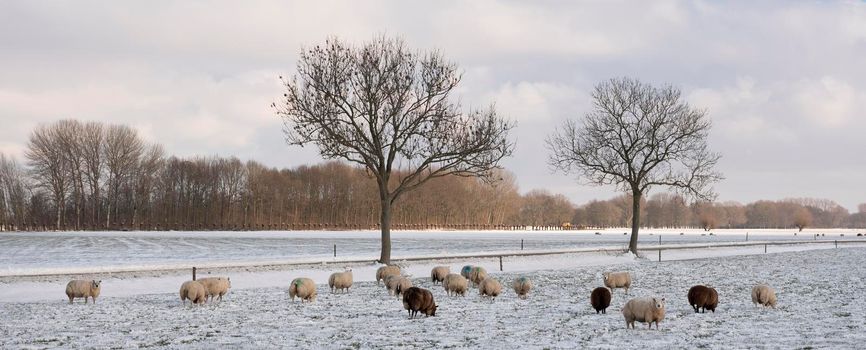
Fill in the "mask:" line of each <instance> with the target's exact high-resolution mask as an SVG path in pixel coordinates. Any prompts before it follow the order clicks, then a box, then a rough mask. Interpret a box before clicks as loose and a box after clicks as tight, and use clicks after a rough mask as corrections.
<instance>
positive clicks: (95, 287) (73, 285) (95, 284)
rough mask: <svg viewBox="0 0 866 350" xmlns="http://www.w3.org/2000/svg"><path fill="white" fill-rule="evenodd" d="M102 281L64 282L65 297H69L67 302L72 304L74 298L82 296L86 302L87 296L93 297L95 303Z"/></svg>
mask: <svg viewBox="0 0 866 350" xmlns="http://www.w3.org/2000/svg"><path fill="white" fill-rule="evenodd" d="M101 285H102V281H97V280H89V281H85V280H72V281H69V283H67V284H66V297H68V298H69V303H70V304H72V300H73V299H75V298H84V303H85V304H87V298H88V297H89V298H91V299H93V303H94V304H96V297H98V296H99V292H100V291H101V290H102V287H101Z"/></svg>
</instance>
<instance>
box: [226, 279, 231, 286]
mask: <svg viewBox="0 0 866 350" xmlns="http://www.w3.org/2000/svg"><path fill="white" fill-rule="evenodd" d="M226 284H227V285H228V287H229V288H231V287H232V279H231V278H228V277H226Z"/></svg>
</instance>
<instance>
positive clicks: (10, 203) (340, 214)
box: [0, 120, 866, 230]
mask: <svg viewBox="0 0 866 350" xmlns="http://www.w3.org/2000/svg"><path fill="white" fill-rule="evenodd" d="M25 158H26V159H25V160H24V162H20V161H18V160H16V159H14V158H12V157H10V156H6V155H3V154H0V229H3V230H122V229H130V230H253V229H255V230H269V229H274V230H276V229H289V230H291V229H294V230H303V229H376V228H378V225H379V215H380V212H379V210H380V209H379V203H378V201H379V198H378V195H377V193H378V186H377V184H376V182H375V181H373V179H372V178H371V175H370V174H369V173H368V172H367V171H366V170H365V169H363V168H361V167H358V166H352V165H348V164H345V163H340V162H327V163H322V164H318V165H312V166H299V167H295V168H292V169H278V168H273V167H267V166H265V165H263V164H261V163H259V162H255V161H246V162H244V161H241V160H239V159H237V158H234V157H228V158H224V157H215V156H212V157H193V158H179V157H175V156H170V155H166V154H165V152H164V151H163V147H162V146H160V145H158V144H148V143H147V142H145V141H144V140H143V139H142V138H141V136H140V135H139V134H138V132H137V131H136V130H135V129H133V128H130V127H128V126H123V125H106V124H102V123H98V122H81V121H77V120H62V121H58V122H56V123H52V124H47V125H41V126H39V127H37V128H36V129H35V130H33V132H32V133H31V135H30V138H29V141H28V143H27V146H26V152H25ZM398 204H399V205H397V206H395V208H394V212H393V220H394V226H395V227H396V228H401V229H429V228H467V229H507V228H515V227H521V228H522V227H526V226H530V227H539V228H540V227H545V228H561V227H562V226H563V225H564V224H568V225H570V226H571V227H573V228H606V227H627V226H629V224H630V222H631V218H632V216H631V215H632V213H631V208H632V198H631V197H630V196H629V195H620V196H617V197H615V198H612V199H609V200H593V201H590V202H589V203H586V204H583V205H579V206H576V205H574V204H573V203H572V202H571V201H569V200H568V199H567V198H566V197H565V196H563V195H557V194H552V193H549V192H547V191H544V190H532V191H529V192H527V193H525V194H521V193H520V190H519V188H518V186H517V183H516V180H515V178H514V176H513V175H512V174H511V173H509V172H508V171H504V170H499V171H497V172H496V173H495V174H494V176H492V177H490V178H488V179H479V178H474V177H462V176H456V175H454V176H443V177H439V178H435V179H431V180H430V181H429V182H428V184H426V185H425V186H422V187H419V188H418V189H416V190H414V191H411V192H407V193H406V194H405V196H404V197H402V198H400V199H399V202H398ZM641 216H642V220H641V222H642V223H643V224H642V226H643V227H651V228H696V227H699V228H705V229H713V228H797V227H856V228H860V227H866V204H863V205H860V208H859V212H857V213H854V214H849V212H848V211H847V210H846V209H845V208H844V207H842V206H840V205H839V204H837V203H835V202H833V201H830V200H819V199H807V198H804V199H788V200H782V201H757V202H754V203H750V204H746V205H743V204H739V203H736V202H724V203H709V202H694V203H689V202H688V201H687V200H686V198H685V197H683V196H680V195H675V194H669V193H658V194H655V195H653V196H650V197H649V199H644V200H643V205H641Z"/></svg>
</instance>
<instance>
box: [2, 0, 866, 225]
mask: <svg viewBox="0 0 866 350" xmlns="http://www.w3.org/2000/svg"><path fill="white" fill-rule="evenodd" d="M382 33H386V34H389V35H400V36H403V37H404V38H405V39H406V41H407V42H408V43H409V45H411V46H413V47H415V48H417V49H420V50H429V49H438V50H441V51H442V52H443V53H444V54H445V55H446V56H447V57H448V58H449V59H451V60H453V61H455V62H457V63H458V64H459V65H460V66H461V68H462V69H463V71H464V79H463V83H462V86H461V88H460V91H459V93H460V96H459V98H460V100H461V101H462V103H463V104H464V106H467V107H468V106H483V105H487V104H489V103H491V102H495V103H496V106H497V108H498V110H499V111H500V112H501V113H502V114H503V115H505V116H507V117H508V118H511V119H513V120H515V121H517V128H516V129H514V138H515V139H516V141H517V150H516V152H515V153H514V157H513V158H511V159H509V160H507V161H506V162H505V164H504V165H505V166H506V167H507V168H508V169H510V170H511V171H513V172H514V173H515V174H516V175H517V179H518V182H519V184H520V187H521V190H522V191H528V190H531V189H534V188H545V189H548V190H550V191H552V192H556V193H563V194H565V195H567V196H568V197H569V198H571V199H572V200H573V201H574V202H576V203H583V202H586V201H588V200H589V199H592V198H609V197H612V196H614V195H616V194H617V193H616V192H615V191H614V189H613V188H596V187H589V186H584V185H579V184H577V183H576V182H575V181H574V179H573V178H569V177H566V176H564V175H561V174H552V173H551V171H550V170H549V168H548V167H547V165H546V163H545V159H546V157H547V155H546V153H547V152H546V150H545V148H544V145H543V144H544V142H543V140H544V138H545V137H546V135H547V134H548V133H550V132H551V131H552V130H554V128H556V126H557V125H558V124H560V123H561V121H562V120H564V119H566V118H581V117H582V116H583V114H584V113H585V112H586V111H587V108H588V106H589V104H590V100H589V91H590V90H591V89H592V87H593V86H594V85H595V84H597V83H598V82H600V81H603V80H606V79H609V78H611V77H619V76H630V77H635V78H638V79H640V80H643V81H647V82H651V83H654V84H660V83H670V84H673V85H675V86H678V87H680V88H681V89H682V90H683V92H684V95H685V96H686V98H687V99H688V101H689V102H690V103H692V104H693V105H695V106H697V107H701V108H706V109H707V110H708V112H709V116H710V117H711V119H712V120H713V124H714V127H713V130H712V132H711V139H710V144H711V147H712V148H713V149H714V150H716V151H718V152H720V153H722V155H723V158H722V161H721V163H720V165H719V170H721V171H722V172H723V173H724V174H725V176H726V179H725V180H724V181H723V182H721V183H719V184H718V185H717V186H716V190H717V191H718V192H719V194H720V197H719V199H720V200H736V201H740V202H744V203H746V202H750V201H754V200H757V199H774V200H776V199H782V198H788V197H816V198H829V199H833V200H836V201H837V202H839V203H840V204H842V205H844V206H845V207H847V208H848V209H849V210H854V209H855V208H856V206H857V204H858V203H863V202H866V184H864V183H866V181H864V180H866V157H864V150H866V135H864V132H866V112H864V110H866V3H864V2H854V1H845V2H830V1H827V2H824V1H808V2H807V1H803V2H796V1H742V2H731V3H723V2H716V1H707V2H703V1H694V2H680V1H630V2H615V1H592V2H576V1H561V2H560V1H532V2H516V1H486V0H481V1H423V2H421V1H419V2H410V1H385V2H376V1H345V2H329V1H307V2H304V3H300V2H299V3H297V4H291V3H288V2H286V1H274V2H255V1H225V2H218V1H207V2H204V1H203V2H196V1H177V2H173V1H138V2H135V3H134V2H129V1H122V2H121V1H100V2H88V1H74V2H73V1H69V2H62V1H4V2H2V3H0V122H2V123H0V152H3V153H6V154H11V155H13V156H16V157H17V158H18V159H19V160H22V158H23V148H24V145H25V142H26V139H27V136H28V134H29V132H30V131H31V130H32V129H33V128H34V127H35V126H36V125H38V124H39V123H49V122H53V121H56V120H59V119H63V118H76V119H81V120H98V121H104V122H109V123H124V124H129V125H132V126H134V127H135V128H137V129H138V130H139V131H140V132H141V133H142V134H143V135H144V137H145V138H146V139H147V140H149V141H152V142H158V143H161V144H163V145H164V146H165V147H166V149H167V151H168V152H169V153H172V154H176V155H179V156H193V155H213V154H217V155H221V156H230V155H235V156H238V157H240V158H241V159H256V160H259V161H261V162H263V163H265V164H267V165H270V166H280V167H285V166H296V165H300V164H309V163H316V162H319V161H321V158H320V157H319V156H318V153H317V152H316V151H315V150H314V149H312V148H310V147H307V148H304V149H301V148H288V147H287V146H285V144H284V142H283V139H282V133H281V131H280V122H279V120H278V119H277V117H276V116H275V115H274V113H273V111H272V110H271V108H270V107H269V106H270V103H271V102H273V101H275V100H276V99H277V98H278V97H279V96H280V95H281V93H282V91H281V89H280V86H279V80H278V78H277V77H278V76H279V75H292V74H293V71H294V67H295V60H296V59H297V56H298V52H299V51H300V49H301V47H303V46H304V45H315V44H317V43H321V42H323V41H324V40H325V39H326V38H327V37H328V36H334V35H335V36H338V37H340V38H342V39H345V40H349V41H353V42H358V43H361V42H363V41H366V40H369V39H371V38H372V37H374V36H376V35H379V34H382ZM659 191H660V190H659V189H655V190H654V191H653V192H655V193H657V192H659Z"/></svg>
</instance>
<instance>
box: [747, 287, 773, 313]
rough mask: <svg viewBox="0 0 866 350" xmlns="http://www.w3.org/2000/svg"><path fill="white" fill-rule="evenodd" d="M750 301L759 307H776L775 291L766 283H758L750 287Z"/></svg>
mask: <svg viewBox="0 0 866 350" xmlns="http://www.w3.org/2000/svg"><path fill="white" fill-rule="evenodd" d="M752 302H753V303H755V305H756V306H757V305H760V306H761V307H772V308H774V309H775V308H776V291H775V290H773V288H772V287H770V286H768V285H766V284H759V285H757V286H755V287H754V288H752Z"/></svg>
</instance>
